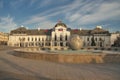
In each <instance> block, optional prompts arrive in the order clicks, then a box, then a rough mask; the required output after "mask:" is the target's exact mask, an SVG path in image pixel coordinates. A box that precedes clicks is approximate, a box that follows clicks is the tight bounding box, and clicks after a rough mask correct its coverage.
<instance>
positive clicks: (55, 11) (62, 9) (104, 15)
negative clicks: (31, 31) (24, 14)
mask: <svg viewBox="0 0 120 80" xmlns="http://www.w3.org/2000/svg"><path fill="white" fill-rule="evenodd" d="M47 1H50V0H47ZM42 2H43V3H44V4H43V3H41V4H43V6H46V5H48V4H49V5H51V4H54V3H52V2H46V1H42ZM45 4H46V5H45ZM38 7H40V6H38ZM61 15H62V16H63V17H61V18H63V19H64V20H66V21H67V22H68V25H89V24H96V23H100V22H102V21H109V20H116V19H119V16H120V5H119V0H118V1H112V0H111V1H104V0H99V1H98V0H93V1H91V0H85V1H84V0H74V1H72V2H71V3H69V4H67V5H62V6H57V7H54V8H50V9H48V10H46V11H43V12H40V13H38V14H34V15H33V16H31V17H29V19H28V20H26V21H24V24H39V23H41V26H43V27H47V25H48V26H49V24H53V23H56V22H55V20H52V18H53V19H54V18H56V16H61ZM46 23H48V24H47V25H46ZM73 27H74V26H73Z"/></svg>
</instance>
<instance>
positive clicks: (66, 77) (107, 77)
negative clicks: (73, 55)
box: [0, 48, 120, 80]
mask: <svg viewBox="0 0 120 80" xmlns="http://www.w3.org/2000/svg"><path fill="white" fill-rule="evenodd" d="M12 52H13V49H12V48H10V49H8V48H5V49H0V80H120V64H67V63H55V62H47V61H40V60H32V59H26V58H20V57H16V56H13V55H12Z"/></svg>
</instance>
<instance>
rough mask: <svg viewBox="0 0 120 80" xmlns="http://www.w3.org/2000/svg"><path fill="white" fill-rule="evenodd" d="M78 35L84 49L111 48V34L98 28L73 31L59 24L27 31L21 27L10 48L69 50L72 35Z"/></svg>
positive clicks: (10, 41)
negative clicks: (50, 27) (49, 27)
mask: <svg viewBox="0 0 120 80" xmlns="http://www.w3.org/2000/svg"><path fill="white" fill-rule="evenodd" d="M74 34H77V35H79V36H80V38H81V39H82V40H83V47H96V48H99V47H110V46H111V44H110V43H111V42H110V39H111V38H110V36H111V35H110V33H109V31H106V30H104V29H102V27H101V26H97V27H96V28H95V29H93V30H84V29H71V28H68V27H67V25H66V24H64V23H62V22H58V23H57V24H56V25H55V26H54V27H53V28H52V29H26V28H25V27H19V28H17V29H15V30H12V31H11V32H10V35H9V40H8V46H13V47H40V48H43V49H45V48H48V49H51V50H54V49H55V50H56V49H57V50H66V49H68V48H69V47H68V40H69V37H70V36H71V35H74Z"/></svg>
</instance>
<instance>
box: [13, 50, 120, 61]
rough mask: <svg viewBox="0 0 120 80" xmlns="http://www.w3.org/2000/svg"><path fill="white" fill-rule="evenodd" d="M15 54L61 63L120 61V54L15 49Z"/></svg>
mask: <svg viewBox="0 0 120 80" xmlns="http://www.w3.org/2000/svg"><path fill="white" fill-rule="evenodd" d="M13 55H15V56H18V57H23V58H29V59H35V60H45V61H52V62H59V63H120V54H104V53H93V54H90V53H87V54H86V53H85V54H53V53H32V52H31V53H30V52H20V51H15V52H14V54H13Z"/></svg>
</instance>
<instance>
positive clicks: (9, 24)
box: [0, 16, 17, 32]
mask: <svg viewBox="0 0 120 80" xmlns="http://www.w3.org/2000/svg"><path fill="white" fill-rule="evenodd" d="M16 27H17V24H16V23H15V22H14V21H13V18H11V17H10V16H7V17H1V18H0V31H1V32H9V31H10V30H13V29H15V28H16Z"/></svg>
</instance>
